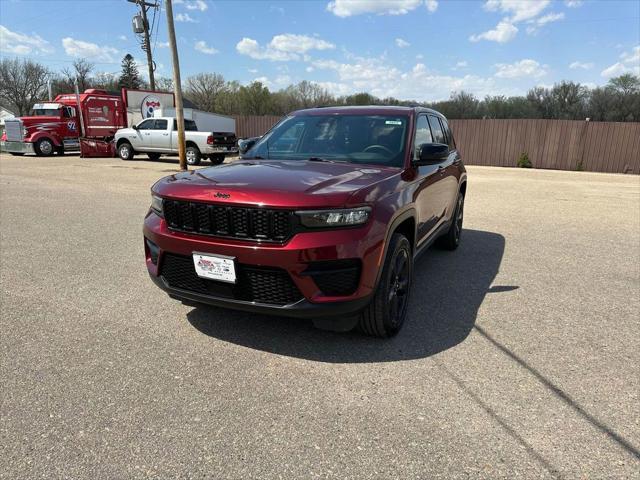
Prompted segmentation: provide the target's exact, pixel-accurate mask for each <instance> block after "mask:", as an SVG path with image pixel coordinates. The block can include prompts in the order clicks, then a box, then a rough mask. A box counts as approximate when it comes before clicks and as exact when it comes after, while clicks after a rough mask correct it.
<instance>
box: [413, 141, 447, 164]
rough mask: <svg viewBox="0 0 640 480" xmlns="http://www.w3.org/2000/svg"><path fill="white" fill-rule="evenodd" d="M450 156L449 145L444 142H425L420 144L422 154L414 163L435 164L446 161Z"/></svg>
mask: <svg viewBox="0 0 640 480" xmlns="http://www.w3.org/2000/svg"><path fill="white" fill-rule="evenodd" d="M448 156H449V145H445V144H444V143H423V144H422V145H420V154H419V155H418V160H415V161H414V162H413V163H414V165H433V164H436V163H441V162H444V161H445V160H446V159H447V157H448Z"/></svg>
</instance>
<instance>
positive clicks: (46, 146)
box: [33, 138, 55, 157]
mask: <svg viewBox="0 0 640 480" xmlns="http://www.w3.org/2000/svg"><path fill="white" fill-rule="evenodd" d="M33 149H34V150H35V152H36V155H38V156H39V157H43V156H44V157H48V156H49V155H52V154H53V151H54V149H55V147H54V146H53V142H52V141H51V140H49V139H48V138H41V139H40V140H38V141H37V142H36V143H35V145H34V146H33Z"/></svg>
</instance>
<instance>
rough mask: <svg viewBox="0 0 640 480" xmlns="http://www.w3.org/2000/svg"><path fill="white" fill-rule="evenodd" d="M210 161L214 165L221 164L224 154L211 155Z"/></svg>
mask: <svg viewBox="0 0 640 480" xmlns="http://www.w3.org/2000/svg"><path fill="white" fill-rule="evenodd" d="M209 161H210V162H211V164H212V165H220V164H221V163H223V162H224V155H211V156H210V157H209Z"/></svg>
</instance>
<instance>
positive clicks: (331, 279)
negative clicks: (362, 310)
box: [303, 258, 361, 296]
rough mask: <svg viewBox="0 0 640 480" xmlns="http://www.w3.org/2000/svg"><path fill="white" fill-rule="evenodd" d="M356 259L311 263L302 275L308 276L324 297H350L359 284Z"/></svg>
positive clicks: (358, 266) (359, 266) (358, 263)
mask: <svg viewBox="0 0 640 480" xmlns="http://www.w3.org/2000/svg"><path fill="white" fill-rule="evenodd" d="M360 270H361V262H360V260H358V259H355V258H354V259H348V260H330V261H325V262H312V263H310V264H309V268H307V270H305V271H304V272H303V275H309V276H310V277H311V278H312V279H313V281H314V282H315V283H316V285H317V286H318V288H319V289H320V290H321V291H322V293H323V294H324V295H328V296H344V295H351V294H352V293H354V292H355V291H356V289H357V288H358V284H359V283H360Z"/></svg>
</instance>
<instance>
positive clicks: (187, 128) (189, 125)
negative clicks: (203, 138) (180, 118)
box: [173, 118, 198, 132]
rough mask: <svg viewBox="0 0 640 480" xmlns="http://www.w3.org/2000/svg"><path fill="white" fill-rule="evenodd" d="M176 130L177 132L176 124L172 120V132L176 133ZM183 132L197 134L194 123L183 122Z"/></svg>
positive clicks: (190, 121)
mask: <svg viewBox="0 0 640 480" xmlns="http://www.w3.org/2000/svg"><path fill="white" fill-rule="evenodd" d="M176 130H178V122H177V120H176V119H175V118H174V119H173V131H176ZM184 130H185V132H197V131H198V126H197V125H196V122H194V121H193V120H185V121H184Z"/></svg>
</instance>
